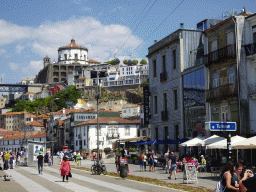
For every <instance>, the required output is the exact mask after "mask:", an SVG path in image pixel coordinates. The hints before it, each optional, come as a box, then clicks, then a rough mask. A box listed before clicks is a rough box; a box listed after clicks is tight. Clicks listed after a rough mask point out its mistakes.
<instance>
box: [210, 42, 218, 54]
mask: <svg viewBox="0 0 256 192" xmlns="http://www.w3.org/2000/svg"><path fill="white" fill-rule="evenodd" d="M217 49H218V44H217V39H214V40H212V41H211V52H213V51H217Z"/></svg>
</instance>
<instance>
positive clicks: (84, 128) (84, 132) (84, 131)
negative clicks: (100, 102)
mask: <svg viewBox="0 0 256 192" xmlns="http://www.w3.org/2000/svg"><path fill="white" fill-rule="evenodd" d="M85 131H86V130H85V127H84V136H85Z"/></svg>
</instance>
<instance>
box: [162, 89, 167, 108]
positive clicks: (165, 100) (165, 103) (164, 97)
mask: <svg viewBox="0 0 256 192" xmlns="http://www.w3.org/2000/svg"><path fill="white" fill-rule="evenodd" d="M163 101H164V102H163V103H164V107H163V110H164V111H167V94H166V93H163Z"/></svg>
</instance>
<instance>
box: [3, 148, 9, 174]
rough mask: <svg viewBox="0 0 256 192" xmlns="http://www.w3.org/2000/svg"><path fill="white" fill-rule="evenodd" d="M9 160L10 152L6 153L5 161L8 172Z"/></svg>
mask: <svg viewBox="0 0 256 192" xmlns="http://www.w3.org/2000/svg"><path fill="white" fill-rule="evenodd" d="M9 158H10V155H9V153H8V152H6V153H5V159H4V164H5V170H8V169H9V164H8V162H9Z"/></svg>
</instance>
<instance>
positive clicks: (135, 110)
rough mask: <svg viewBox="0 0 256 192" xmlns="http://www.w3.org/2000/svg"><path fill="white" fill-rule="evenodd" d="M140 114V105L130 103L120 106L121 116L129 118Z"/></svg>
mask: <svg viewBox="0 0 256 192" xmlns="http://www.w3.org/2000/svg"><path fill="white" fill-rule="evenodd" d="M139 116H140V106H139V105H132V106H129V107H123V108H122V118H124V119H126V118H131V117H139Z"/></svg>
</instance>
